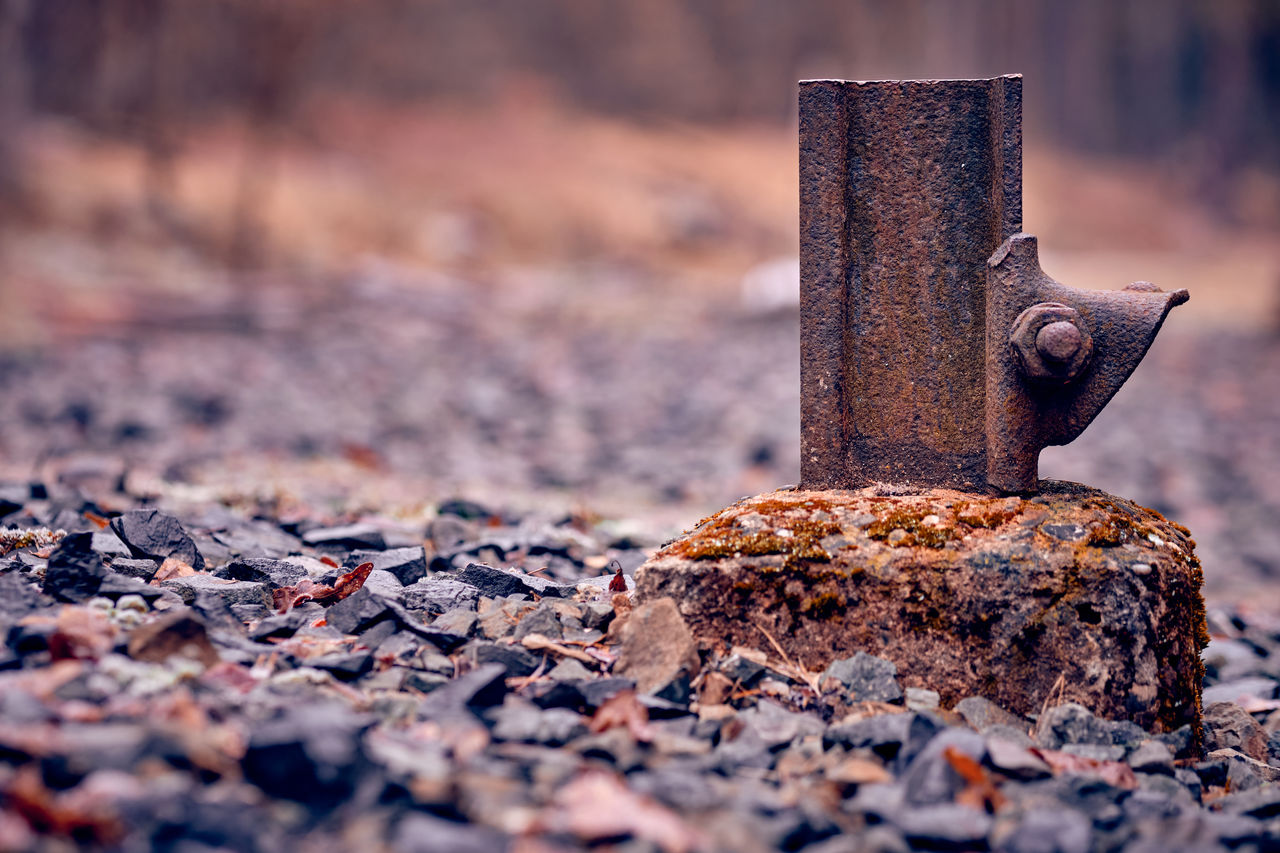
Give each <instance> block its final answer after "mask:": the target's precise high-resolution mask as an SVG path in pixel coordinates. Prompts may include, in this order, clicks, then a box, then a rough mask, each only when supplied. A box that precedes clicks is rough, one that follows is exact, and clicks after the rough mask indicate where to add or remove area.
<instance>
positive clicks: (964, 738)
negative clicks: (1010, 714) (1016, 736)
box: [899, 727, 987, 806]
mask: <svg viewBox="0 0 1280 853" xmlns="http://www.w3.org/2000/svg"><path fill="white" fill-rule="evenodd" d="M948 750H955V751H958V752H961V753H963V754H965V755H967V756H969V757H970V758H972V759H973V760H974V761H976V762H982V761H983V759H985V758H986V755H987V743H986V740H984V739H983V737H982V735H980V734H978V733H977V732H974V731H970V730H969V729H967V728H963V727H955V728H949V729H947V730H946V731H943V732H939V733H938V734H937V735H936V736H935V737H933V738H932V739H930V741H929V742H928V743H927V744H926V745H925V747H924V748H923V749H922V750H920V753H919V754H918V755H916V756H915V758H913V759H912V760H911V763H910V764H909V765H908V766H907V768H906V772H904V773H903V774H902V776H901V778H900V780H899V781H901V782H902V788H903V792H904V798H905V801H906V802H907V803H909V804H911V805H913V806H924V805H933V804H937V803H950V802H951V801H952V800H954V799H955V795H956V794H958V793H959V792H960V791H961V790H963V789H964V787H965V785H966V784H967V783H966V782H965V780H964V778H963V777H961V776H960V774H959V773H957V772H956V769H955V768H954V767H953V766H952V765H951V762H950V761H949V760H948V759H947V757H946V752H947V751H948Z"/></svg>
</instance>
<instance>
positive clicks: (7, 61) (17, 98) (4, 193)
mask: <svg viewBox="0 0 1280 853" xmlns="http://www.w3.org/2000/svg"><path fill="white" fill-rule="evenodd" d="M27 4H28V0H0V219H3V218H6V217H8V216H12V215H13V214H15V213H19V212H21V211H22V210H23V209H24V208H25V207H26V206H27V203H28V202H29V199H28V195H27V192H28V190H27V185H26V179H25V175H24V174H23V164H22V151H21V146H22V127H23V125H24V124H25V123H26V117H27V74H26V71H27V69H26V57H25V53H24V51H23V41H22V32H23V26H24V24H25V23H26V20H27Z"/></svg>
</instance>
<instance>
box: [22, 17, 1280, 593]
mask: <svg viewBox="0 0 1280 853" xmlns="http://www.w3.org/2000/svg"><path fill="white" fill-rule="evenodd" d="M1010 72H1020V73H1022V74H1024V75H1025V83H1024V94H1025V128H1024V131H1025V133H1024V135H1025V140H1026V149H1025V152H1024V173H1025V196H1026V199H1025V222H1024V226H1025V228H1026V229H1027V230H1028V231H1031V232H1033V233H1036V234H1037V235H1038V236H1039V237H1040V244H1041V248H1042V260H1043V262H1044V265H1045V267H1046V269H1047V270H1048V271H1049V273H1050V274H1052V275H1054V276H1055V277H1056V278H1058V279H1060V280H1062V281H1064V282H1066V283H1069V284H1073V285H1076V286H1084V287H1121V286H1123V285H1124V284H1126V283H1128V282H1129V281H1132V280H1139V279H1145V280H1151V281H1154V282H1156V283H1157V284H1159V285H1161V286H1162V287H1164V288H1166V289H1172V288H1177V287H1187V288H1188V289H1190V290H1191V292H1192V301H1191V302H1190V303H1189V304H1188V305H1187V306H1186V307H1183V308H1180V309H1178V310H1177V311H1175V312H1174V313H1173V315H1172V316H1171V319H1170V321H1169V323H1168V325H1167V327H1166V331H1165V332H1164V333H1163V335H1162V337H1161V338H1160V340H1158V341H1157V343H1156V346H1155V347H1154V348H1153V350H1152V352H1151V353H1150V355H1149V356H1148V359H1147V362H1146V363H1145V364H1144V365H1143V367H1142V368H1141V369H1139V371H1138V372H1137V373H1136V374H1135V376H1134V378H1133V380H1132V381H1131V383H1130V384H1129V385H1128V386H1127V387H1126V388H1125V389H1124V391H1122V392H1121V394H1120V396H1119V397H1117V399H1116V400H1115V401H1114V402H1113V403H1112V404H1111V406H1110V407H1109V408H1108V409H1107V410H1106V411H1105V412H1104V413H1103V415H1102V416H1101V417H1100V418H1099V420H1098V421H1097V422H1096V423H1095V424H1094V425H1093V426H1092V427H1091V428H1090V429H1089V430H1088V431H1086V433H1085V434H1084V435H1083V436H1082V437H1081V438H1080V439H1079V440H1077V442H1076V443H1074V444H1073V445H1071V446H1070V447H1067V448H1062V449H1052V450H1051V451H1048V452H1046V454H1045V456H1044V460H1043V462H1042V466H1041V471H1042V475H1044V476H1059V477H1064V478H1068V479H1076V480H1081V481H1084V482H1088V483H1091V484H1093V485H1097V486H1100V487H1102V488H1105V489H1108V490H1110V491H1114V492H1116V493H1118V494H1121V495H1124V496H1127V497H1131V498H1134V499H1136V500H1138V501H1139V502H1141V503H1144V504H1146V505H1149V506H1153V507H1155V508H1157V509H1159V510H1161V511H1162V512H1165V513H1166V514H1168V515H1170V516H1171V517H1172V518H1174V519H1175V520H1177V521H1180V522H1182V523H1184V524H1186V525H1188V526H1189V527H1191V528H1192V530H1193V532H1194V533H1195V535H1196V536H1197V538H1198V539H1199V541H1200V545H1201V553H1202V556H1203V557H1204V560H1205V563H1206V571H1207V574H1208V577H1209V584H1210V589H1211V591H1214V592H1215V594H1218V595H1222V596H1228V595H1230V596H1246V595H1247V596H1251V597H1253V598H1254V599H1255V600H1256V599H1257V592H1258V591H1259V590H1262V591H1269V592H1268V594H1273V595H1274V597H1275V599H1277V600H1280V592H1276V590H1280V586H1277V585H1276V581H1277V580H1278V579H1280V577H1278V576H1280V437H1278V436H1280V242H1278V241H1277V235H1278V232H1280V2H1277V0H1076V2H1071V3H1063V2H1050V0H1035V2H1032V0H894V2H887V0H886V2H839V0H790V1H789V2H782V0H643V2H641V0H625V2H624V1H623V0H618V2H604V0H362V2H359V3H351V2H342V0H0V472H2V473H3V475H4V476H5V477H7V478H9V479H15V478H16V479H22V478H33V477H37V478H45V477H55V478H58V479H61V480H63V481H65V482H70V483H75V484H82V485H83V486H84V488H85V489H86V490H93V489H98V490H99V492H102V493H106V494H109V493H110V491H111V490H112V489H116V488H119V487H121V486H124V487H126V488H128V489H130V490H132V491H134V492H137V491H139V490H143V491H145V490H148V489H151V490H167V491H169V492H174V491H180V492H185V493H187V494H190V495H192V496H203V497H207V498H209V499H213V498H221V499H226V500H233V499H239V498H244V497H246V496H247V497H250V498H252V499H254V500H269V501H273V502H276V503H280V502H286V503H287V502H288V501H291V500H300V501H308V502H321V503H325V504H327V505H329V506H331V507H333V508H334V509H335V511H337V510H342V511H347V512H358V511H360V509H361V508H374V507H378V508H381V509H384V510H385V509H387V508H388V507H401V508H402V509H403V511H404V512H406V513H413V512H416V511H418V509H416V508H421V507H423V506H428V505H431V504H432V503H434V502H437V501H439V500H441V499H443V498H446V497H452V496H456V495H465V496H468V497H472V498H476V499H480V500H483V501H489V502H492V503H494V504H498V505H504V506H534V505H536V506H540V507H563V508H565V509H576V510H577V511H584V510H585V509H589V510H590V511H595V512H602V513H606V514H614V515H618V516H625V517H628V518H630V519H633V520H636V521H637V523H641V522H642V523H644V524H649V525H651V526H652V529H654V530H659V531H669V530H675V531H678V529H679V528H681V527H685V526H688V525H690V524H692V523H693V522H694V521H695V520H696V519H697V518H698V517H699V515H700V514H702V513H704V512H706V511H710V510H714V509H716V508H718V507H719V506H722V505H723V504H724V503H726V502H728V501H730V500H732V499H734V498H736V497H739V496H741V495H744V494H750V493H754V492H759V491H763V490H766V489H770V488H773V487H775V486H777V485H781V484H784V483H790V482H794V481H795V479H796V477H797V472H798V467H799V466H798V454H799V435H798V433H799V413H798V407H799V388H798V356H797V353H798V312H797V310H796V286H797V285H796V282H797V277H798V270H797V261H796V255H797V252H798V248H797V247H798V241H797V233H796V232H797V192H798V190H797V186H798V183H797V175H796V171H797V154H796V149H797V145H796V129H795V128H796V116H795V83H796V81H797V80H798V79H802V78H807V77H848V78H857V79H877V78H909V77H979V76H992V75H996V74H1002V73H1010ZM106 500H109V498H106Z"/></svg>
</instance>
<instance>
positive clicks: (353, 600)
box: [325, 588, 394, 634]
mask: <svg viewBox="0 0 1280 853" xmlns="http://www.w3.org/2000/svg"><path fill="white" fill-rule="evenodd" d="M393 616H394V614H393V613H392V612H391V610H390V608H389V607H388V602H387V600H386V599H385V598H383V597H382V596H380V595H378V594H377V593H375V592H373V591H371V590H367V589H364V588H361V589H358V590H356V591H355V592H353V593H352V594H351V595H349V596H347V597H346V598H344V599H342V600H341V601H339V602H338V603H337V604H334V605H332V606H330V607H329V609H328V610H326V611H325V620H326V621H327V622H328V623H329V627H331V628H333V629H335V630H337V631H340V632H342V633H343V634H359V633H362V632H363V631H367V630H368V629H370V628H372V627H373V626H374V625H375V624H377V623H378V622H381V621H383V620H385V619H389V618H392V617H393Z"/></svg>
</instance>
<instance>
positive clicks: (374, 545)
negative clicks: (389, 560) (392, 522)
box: [302, 524, 387, 551]
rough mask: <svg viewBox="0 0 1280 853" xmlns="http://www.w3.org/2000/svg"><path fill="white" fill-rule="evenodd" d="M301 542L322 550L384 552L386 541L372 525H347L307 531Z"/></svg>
mask: <svg viewBox="0 0 1280 853" xmlns="http://www.w3.org/2000/svg"><path fill="white" fill-rule="evenodd" d="M302 541H303V542H305V543H306V544H308V545H311V546H312V547H314V548H321V549H324V550H339V551H356V550H359V549H364V550H368V551H385V550H386V548H387V541H386V539H384V538H383V536H382V531H381V530H379V529H378V528H376V527H374V526H373V525H372V524H348V525H345V526H343V527H321V528H317V529H315V530H309V531H307V532H306V533H305V534H303V536H302Z"/></svg>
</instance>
